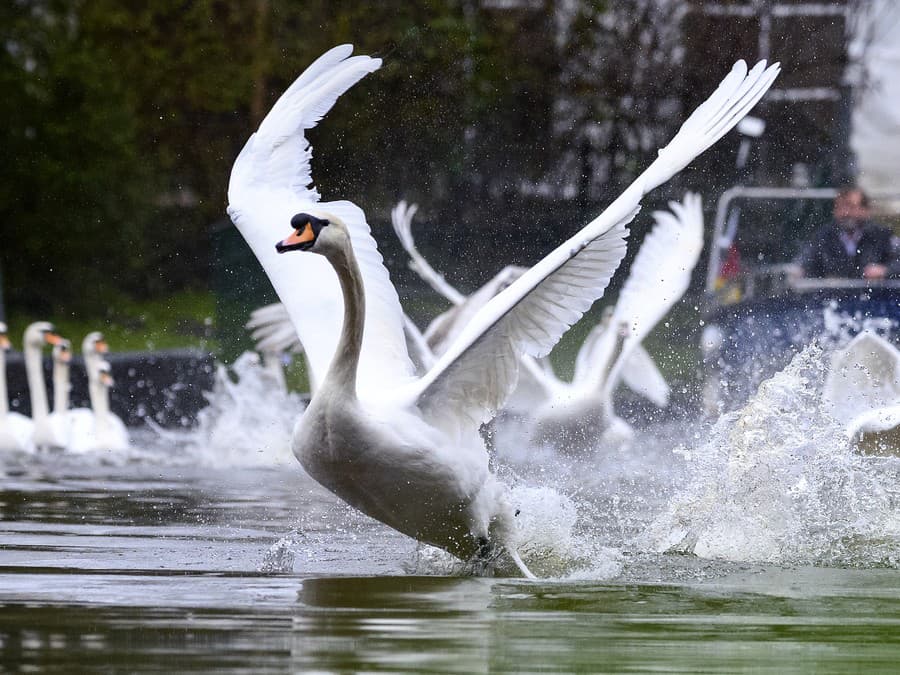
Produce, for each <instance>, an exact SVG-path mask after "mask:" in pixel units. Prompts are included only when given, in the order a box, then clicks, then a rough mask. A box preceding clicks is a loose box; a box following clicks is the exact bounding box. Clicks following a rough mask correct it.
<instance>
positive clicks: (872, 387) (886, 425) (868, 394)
mask: <svg viewBox="0 0 900 675" xmlns="http://www.w3.org/2000/svg"><path fill="white" fill-rule="evenodd" d="M822 395H823V399H824V401H825V403H826V405H829V406H830V407H831V414H832V416H833V417H834V418H835V419H837V420H838V421H839V422H841V423H842V424H843V425H844V433H845V434H846V435H847V437H848V438H850V439H853V440H856V441H857V442H858V443H859V444H860V447H862V448H871V449H873V451H875V452H877V451H878V447H879V446H883V447H884V448H893V449H894V451H895V452H897V451H900V350H898V349H897V348H896V347H895V346H894V345H893V344H891V343H890V342H888V341H887V340H885V339H884V338H883V337H881V336H879V335H876V334H875V333H871V332H868V331H865V332H862V333H860V334H859V335H857V336H856V337H855V338H853V340H851V341H850V343H849V344H848V345H847V346H846V347H845V348H844V349H842V350H840V351H838V352H835V354H834V355H833V356H832V358H831V364H830V368H829V370H828V373H827V375H826V376H825V383H824V385H823V388H822Z"/></svg>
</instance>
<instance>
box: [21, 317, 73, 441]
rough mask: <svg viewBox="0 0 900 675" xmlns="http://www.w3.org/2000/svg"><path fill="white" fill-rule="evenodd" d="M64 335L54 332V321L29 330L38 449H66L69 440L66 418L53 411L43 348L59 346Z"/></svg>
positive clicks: (25, 342)
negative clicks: (45, 380) (45, 374)
mask: <svg viewBox="0 0 900 675" xmlns="http://www.w3.org/2000/svg"><path fill="white" fill-rule="evenodd" d="M60 340H62V338H61V337H60V336H59V335H57V334H56V333H55V332H54V328H53V324H52V323H49V322H47V321H37V322H35V323H32V324H31V325H29V326H28V327H27V328H26V329H25V334H24V336H23V337H22V350H23V352H24V353H25V374H26V376H27V379H28V393H29V395H30V398H31V421H32V422H34V433H33V435H32V442H33V443H34V446H35V447H36V448H44V449H49V448H55V449H63V448H65V447H66V446H67V445H68V443H69V428H68V424H67V423H66V420H65V417H64V416H62V415H59V414H56V413H53V414H51V413H50V407H49V404H48V401H47V385H46V383H45V382H44V367H43V363H42V359H43V349H44V347H45V346H47V345H55V344H57V343H58V342H59V341H60Z"/></svg>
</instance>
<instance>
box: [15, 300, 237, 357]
mask: <svg viewBox="0 0 900 675" xmlns="http://www.w3.org/2000/svg"><path fill="white" fill-rule="evenodd" d="M215 312H216V299H215V297H214V296H213V294H212V293H210V292H209V291H198V290H183V291H178V292H177V293H171V294H168V295H166V296H164V297H158V298H154V299H152V300H141V301H135V300H131V299H129V298H128V297H126V296H120V297H118V298H117V299H116V302H115V303H114V304H113V305H111V306H110V307H109V308H108V311H107V312H106V313H105V314H104V315H101V316H94V315H92V314H90V313H88V314H85V313H72V312H66V313H63V314H59V315H57V316H54V317H53V324H54V327H55V328H56V330H57V331H59V333H60V335H62V336H64V337H66V338H69V339H70V340H72V343H73V344H74V345H76V348H77V349H80V345H81V340H82V338H83V337H84V336H85V335H87V334H88V333H90V332H91V331H95V330H99V331H102V332H103V334H104V336H105V337H106V340H107V342H109V344H110V348H111V349H112V350H113V351H114V352H128V351H143V350H147V349H150V350H153V349H171V348H180V347H197V348H200V349H209V350H211V351H218V348H219V344H218V342H217V340H216V339H215V338H214V337H213V328H212V321H213V317H214V316H215ZM46 319H47V316H45V315H44V314H43V313H41V312H35V311H29V310H23V311H20V310H16V311H13V312H12V313H11V314H10V316H9V317H8V321H7V323H8V325H9V328H10V331H11V335H12V337H13V341H14V342H15V343H16V346H17V347H21V344H20V342H19V340H20V335H21V332H22V331H24V330H25V327H26V326H28V324H30V323H31V322H33V321H40V320H46Z"/></svg>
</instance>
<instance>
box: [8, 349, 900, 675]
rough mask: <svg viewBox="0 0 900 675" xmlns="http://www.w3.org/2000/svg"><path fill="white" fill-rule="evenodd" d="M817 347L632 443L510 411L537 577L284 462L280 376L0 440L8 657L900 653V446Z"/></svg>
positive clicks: (398, 659) (731, 657) (631, 663)
mask: <svg viewBox="0 0 900 675" xmlns="http://www.w3.org/2000/svg"><path fill="white" fill-rule="evenodd" d="M823 359H824V355H823V354H821V353H820V352H817V351H816V350H815V349H810V350H807V351H806V352H804V353H803V354H801V355H800V357H798V358H797V359H795V362H794V363H793V364H792V366H790V367H789V368H788V369H786V370H785V371H784V372H783V373H781V374H780V375H779V376H778V377H776V378H774V379H773V380H771V381H770V382H769V383H768V384H767V385H766V386H764V387H763V388H762V389H761V390H760V392H759V393H758V394H757V396H756V397H754V399H753V400H752V401H751V402H750V404H749V405H748V406H747V407H746V408H744V409H742V410H741V411H737V412H735V413H732V414H729V415H726V416H724V417H722V418H721V419H719V420H716V421H710V422H702V421H691V420H685V421H679V422H670V423H668V424H665V425H662V424H656V425H654V426H651V427H649V428H648V429H645V430H642V431H640V432H639V433H638V436H637V439H636V443H635V446H634V448H633V449H632V450H631V451H628V452H622V451H604V452H601V453H600V454H599V455H598V456H597V457H594V458H591V459H590V460H582V461H575V460H567V461H565V462H561V461H559V460H558V459H556V458H554V457H553V456H552V454H550V453H551V451H550V450H547V449H545V450H543V451H538V452H532V453H524V452H520V453H519V454H518V455H516V454H513V453H511V452H509V450H508V449H509V448H511V447H516V446H511V445H507V442H508V440H507V439H509V438H515V429H514V428H505V429H504V428H500V429H498V430H497V432H496V438H495V441H496V446H497V453H498V466H499V469H500V471H501V472H502V473H503V474H504V476H505V477H506V479H507V480H508V481H510V482H511V483H513V484H514V486H515V487H514V495H515V497H516V499H517V500H518V502H519V504H520V505H521V506H522V507H523V509H522V514H521V515H520V527H521V530H522V532H521V536H522V537H523V542H524V543H523V553H524V555H525V556H526V559H527V560H528V562H529V563H530V564H531V565H532V566H533V568H534V569H535V571H538V572H539V573H541V574H542V575H543V576H545V577H547V578H545V579H542V580H540V581H538V582H527V581H524V580H519V579H514V578H504V577H501V576H497V577H493V578H484V577H474V576H471V574H470V571H468V570H466V569H465V568H464V566H461V565H459V564H457V563H456V562H455V561H453V560H450V559H449V558H448V557H447V556H445V555H443V554H441V553H440V552H435V551H434V550H433V549H426V548H420V547H418V546H416V544H415V543H414V542H412V541H411V540H409V539H407V538H405V537H402V536H400V535H398V534H396V533H394V532H392V531H390V530H389V529H387V528H385V527H383V526H381V525H380V524H378V523H376V522H374V521H371V520H370V519H368V518H365V517H364V516H361V515H359V514H358V513H356V512H354V511H353V510H352V509H350V508H349V507H346V506H345V505H343V504H342V503H340V502H339V501H337V500H336V499H335V498H334V497H332V496H331V495H330V493H328V492H327V491H325V490H324V489H322V488H321V487H319V486H318V485H316V484H315V483H314V482H313V481H311V480H310V479H309V478H307V477H306V476H305V475H304V474H303V472H302V470H301V469H300V468H299V465H297V464H296V463H295V462H294V463H291V462H286V461H283V460H284V457H283V455H282V454H281V453H282V452H283V449H279V447H278V446H279V442H278V440H277V439H278V438H279V435H282V436H283V437H284V438H286V437H287V434H289V432H290V424H289V422H290V420H288V421H287V422H285V421H284V417H283V416H282V415H280V414H278V413H274V412H273V410H275V409H277V410H278V411H279V412H280V411H281V410H283V409H284V408H283V407H282V406H283V405H287V404H288V403H293V404H294V405H300V406H302V404H297V402H296V401H285V400H276V399H277V397H278V396H281V394H278V393H272V392H271V387H270V388H269V389H268V390H267V391H269V392H270V393H269V395H271V396H272V397H276V399H273V400H271V401H269V400H267V404H266V405H265V406H254V405H252V404H251V401H252V400H254V399H253V397H254V396H259V395H260V389H259V388H258V386H257V385H259V382H257V381H256V380H254V379H253V378H254V375H253V374H252V372H253V371H252V368H250V367H249V366H248V369H247V370H246V371H244V372H243V374H242V376H241V378H242V379H239V380H238V382H237V383H235V382H234V381H233V380H232V379H228V382H230V383H231V384H232V385H235V384H237V386H235V387H231V388H230V389H229V388H228V387H226V389H227V390H228V393H227V394H225V393H223V391H224V390H223V389H222V388H221V386H220V388H219V389H218V390H217V392H216V395H215V396H214V397H213V398H214V401H213V405H212V406H211V408H210V410H209V413H208V415H207V416H206V417H205V418H204V421H203V424H202V425H201V428H200V429H199V430H197V431H195V432H193V433H192V434H176V435H172V434H168V435H166V436H163V437H160V436H159V435H157V434H155V433H153V432H151V431H145V432H143V433H140V434H138V435H136V436H135V438H134V439H133V440H134V446H135V450H134V451H133V452H132V453H130V454H129V456H127V457H123V456H118V457H110V456H107V455H103V454H101V455H93V456H91V455H89V456H78V457H73V456H67V455H65V454H55V455H41V456H37V457H35V456H25V457H18V458H5V459H4V462H3V465H2V466H3V470H4V474H5V475H4V478H3V481H2V486H0V504H2V514H3V518H2V522H0V649H2V663H0V665H2V666H3V667H4V668H7V669H9V670H23V671H26V670H32V671H49V672H71V671H76V670H77V671H90V670H105V671H109V670H117V671H125V672H136V671H157V672H190V671H216V672H246V673H261V672H285V671H289V670H292V671H307V670H314V671H319V672H323V671H324V672H355V671H369V672H429V671H431V672H467V673H468V672H489V671H490V672H495V671H516V672H537V671H545V672H546V671H555V672H559V671H579V672H598V671H638V672H646V671H652V670H663V671H666V672H722V673H730V672H735V671H742V670H745V671H753V672H779V673H783V672H809V671H815V672H834V673H845V672H853V671H860V670H865V671H866V672H878V671H882V672H896V663H897V662H898V660H900V523H898V520H900V516H898V513H900V507H898V504H900V495H898V486H900V480H898V478H900V461H898V460H896V459H892V458H883V457H882V458H867V457H861V456H859V455H857V454H855V453H853V452H852V449H851V448H850V446H849V445H848V444H847V442H846V441H845V440H844V439H843V437H842V436H841V435H840V433H837V432H836V431H835V430H836V428H837V427H836V426H835V424H834V422H833V421H832V420H830V418H829V417H828V416H827V414H826V411H825V409H824V408H823V406H822V405H820V401H819V399H818V390H819V386H820V383H821V378H822V372H823V371H822V363H824V361H823ZM220 384H221V385H222V386H224V382H221V383H220ZM248 392H252V396H251V395H249V394H248ZM245 394H248V395H246V396H245ZM238 419H242V420H245V421H244V423H243V425H244V427H245V428H244V429H243V431H244V433H242V429H241V426H242V425H240V424H236V420H238ZM226 424H230V425H231V426H230V427H227V428H229V429H230V430H231V431H230V432H229V433H228V434H222V433H218V434H217V433H216V430H219V431H221V430H222V429H223V428H226V426H224V425H226ZM259 428H264V429H265V433H261V432H260V431H259ZM248 429H251V430H252V429H256V431H255V432H254V433H246V431H247V430H248ZM254 438H255V439H256V440H254Z"/></svg>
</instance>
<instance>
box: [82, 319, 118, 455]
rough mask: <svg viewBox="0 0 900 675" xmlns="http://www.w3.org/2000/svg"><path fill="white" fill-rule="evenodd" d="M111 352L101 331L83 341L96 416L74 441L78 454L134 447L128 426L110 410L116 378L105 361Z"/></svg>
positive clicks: (83, 354) (92, 405)
mask: <svg viewBox="0 0 900 675" xmlns="http://www.w3.org/2000/svg"><path fill="white" fill-rule="evenodd" d="M108 353H109V345H108V344H107V342H106V340H105V339H104V337H103V333H101V332H100V331H92V332H90V333H88V334H87V335H86V336H85V337H84V340H82V342H81V354H82V356H83V358H84V367H85V370H86V371H87V376H88V395H89V397H90V400H91V411H92V413H93V414H92V415H91V418H90V422H91V423H90V426H89V427H87V429H86V430H84V431H81V432H79V433H78V435H77V437H73V439H72V445H71V449H72V450H73V451H75V452H97V451H123V450H128V449H129V448H130V447H131V440H130V439H129V435H128V429H127V427H126V426H125V423H124V422H123V421H122V419H121V418H120V417H119V416H118V415H116V414H115V413H113V412H112V411H111V410H110V409H109V390H110V388H111V387H112V386H113V379H112V370H111V368H110V365H109V362H108V361H106V359H105V358H104V357H105V355H106V354H108Z"/></svg>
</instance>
